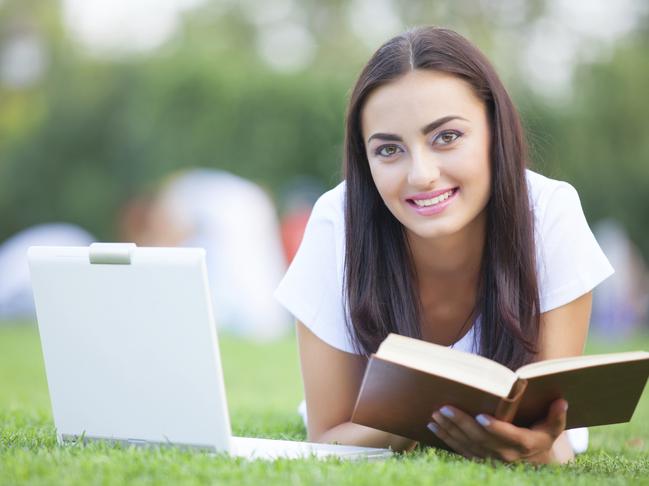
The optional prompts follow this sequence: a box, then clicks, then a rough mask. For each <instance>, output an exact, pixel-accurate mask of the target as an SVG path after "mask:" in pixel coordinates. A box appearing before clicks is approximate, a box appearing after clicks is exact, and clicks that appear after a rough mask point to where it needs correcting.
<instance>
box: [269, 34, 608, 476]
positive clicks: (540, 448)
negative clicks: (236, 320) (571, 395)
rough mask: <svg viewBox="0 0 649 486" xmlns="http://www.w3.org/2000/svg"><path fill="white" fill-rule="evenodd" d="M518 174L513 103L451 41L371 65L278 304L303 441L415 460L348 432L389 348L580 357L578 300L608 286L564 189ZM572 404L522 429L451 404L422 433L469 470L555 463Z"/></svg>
mask: <svg viewBox="0 0 649 486" xmlns="http://www.w3.org/2000/svg"><path fill="white" fill-rule="evenodd" d="M527 163H528V156H527V152H526V146H525V141H524V137H523V131H522V128H521V123H520V120H519V117H518V114H517V112H516V109H515V108H514V106H513V104H512V101H511V99H510V97H509V96H508V94H507V92H506V91H505V88H504V87H503V85H502V83H501V82H500V80H499V78H498V76H497V75H496V73H495V71H494V69H493V67H492V66H491V65H490V63H489V62H488V61H487V59H486V58H485V57H484V55H483V54H481V53H480V52H479V51H478V50H477V48H475V47H474V46H473V45H472V44H470V43H469V42H468V41H467V40H466V39H464V38H463V37H461V36H460V35H458V34H457V33H455V32H453V31H450V30H446V29H440V28H419V29H416V30H412V31H409V32H406V33H404V34H402V35H400V36H398V37H395V38H394V39H391V40H389V41H388V42H387V43H386V44H384V45H383V46H382V47H381V48H379V50H378V51H377V52H376V53H375V54H374V56H373V57H372V58H371V59H370V61H369V62H368V64H367V66H366V67H365V68H364V69H363V71H362V73H361V75H360V77H359V79H358V81H357V83H356V86H355V87H354V90H353V92H352V95H351V99H350V102H349V109H348V113H347V121H346V136H345V160H344V173H345V181H343V182H342V183H341V184H339V185H338V186H337V187H335V188H334V189H332V190H331V191H329V192H327V193H325V194H324V195H323V196H322V197H321V198H320V199H319V200H318V202H317V203H316V205H315V207H314V208H313V212H312V215H311V218H310V220H309V223H308V225H307V228H306V232H305V234H304V238H303V240H302V244H301V247H300V249H299V251H298V253H297V255H296V257H295V259H294V260H293V262H292V264H291V266H290V268H289V270H288V272H287V273H286V275H285V277H284V279H283V281H282V282H281V284H280V286H279V288H278V289H277V291H276V293H275V295H276V297H277V298H278V299H279V301H280V302H282V303H283V305H284V306H285V307H286V308H287V309H288V310H289V311H290V312H291V313H292V314H293V315H294V316H295V317H296V319H297V320H298V322H297V336H298V344H299V349H300V359H301V367H302V376H303V381H304V390H305V397H306V404H307V410H308V421H307V429H308V437H309V440H312V441H318V442H333V441H336V442H339V443H342V444H356V445H364V446H375V447H388V446H391V447H392V448H393V449H395V450H407V449H410V448H412V447H413V446H414V445H415V444H414V443H413V442H412V441H410V440H408V439H406V438H403V437H399V436H395V435H392V434H389V433H386V432H382V431H379V430H374V429H370V428H368V427H364V426H360V425H357V424H354V423H351V422H350V417H351V413H352V410H353V407H354V402H355V399H356V396H357V393H358V390H359V387H360V383H361V379H362V376H363V372H364V369H365V365H366V362H367V357H368V355H369V354H371V353H372V352H374V351H375V350H376V349H377V347H378V345H379V344H380V343H381V341H382V340H383V339H384V338H385V337H386V336H387V334H388V333H390V332H394V333H399V334H403V335H406V336H412V337H416V338H420V339H424V340H427V341H431V342H434V343H437V344H441V345H447V346H453V347H454V348H457V349H461V350H464V351H469V352H474V353H480V354H481V355H483V356H486V357H488V358H491V359H493V360H496V361H498V362H500V363H503V364H505V365H507V366H509V367H510V368H512V369H514V368H517V367H518V366H520V365H522V364H524V363H529V362H531V361H536V360H544V359H551V358H559V357H565V356H573V355H578V354H581V353H582V351H583V347H584V342H585V340H586V335H587V332H588V323H589V318H590V310H591V302H592V300H591V291H592V289H593V288H594V287H595V286H596V285H597V284H598V283H599V282H601V281H602V280H604V279H605V278H606V277H608V276H609V275H610V274H612V273H613V269H612V267H611V266H610V264H609V262H608V260H607V259H606V257H605V256H604V254H603V253H602V251H601V249H600V248H599V246H598V244H597V242H596V241H595V239H594V237H593V234H592V232H591V231H590V229H589V227H588V224H587V222H586V219H585V217H584V214H583V212H582V209H581V205H580V201H579V196H578V195H577V192H576V191H575V189H574V188H573V187H572V186H571V185H570V184H568V183H566V182H561V181H556V180H552V179H549V178H546V177H544V176H542V175H540V174H537V173H535V172H532V171H531V170H529V169H527V168H526V166H527ZM567 405H568V404H567V403H566V402H565V401H564V400H557V401H556V402H554V403H553V404H552V406H551V407H550V409H549V411H548V414H547V417H546V418H545V419H544V420H543V421H541V422H539V423H538V424H536V425H534V426H533V427H531V428H529V429H528V428H520V427H515V426H513V425H511V424H508V423H505V422H502V421H499V420H496V419H494V418H493V417H489V416H485V415H480V416H478V417H477V418H476V417H472V416H468V415H467V414H465V413H464V412H463V411H462V410H459V409H457V408H454V407H452V406H450V405H448V406H445V407H442V408H441V409H440V410H437V411H434V412H433V413H432V415H431V419H430V420H431V421H430V424H429V425H428V428H429V429H430V433H431V434H436V435H437V436H438V437H439V438H440V439H442V440H443V441H444V442H445V443H446V444H447V445H448V446H449V447H450V448H451V449H453V450H455V451H457V452H458V453H460V454H462V455H464V456H466V457H470V458H485V457H493V458H497V459H500V460H504V461H508V462H510V461H518V460H526V461H530V462H536V463H549V462H566V461H568V460H570V459H571V458H572V457H573V447H571V442H570V438H569V437H568V434H566V433H564V424H565V417H566V410H567ZM571 432H573V431H571ZM583 432H585V431H582V435H583ZM573 435H574V434H573Z"/></svg>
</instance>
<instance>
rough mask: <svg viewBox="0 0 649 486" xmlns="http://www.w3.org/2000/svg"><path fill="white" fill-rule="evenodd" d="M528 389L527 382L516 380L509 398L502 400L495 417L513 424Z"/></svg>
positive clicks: (520, 379)
mask: <svg viewBox="0 0 649 486" xmlns="http://www.w3.org/2000/svg"><path fill="white" fill-rule="evenodd" d="M526 388H527V380H524V379H522V378H519V379H518V380H516V383H514V386H513V387H512V391H511V392H510V393H509V396H508V397H507V398H503V399H501V400H500V403H499V404H498V407H497V408H496V415H495V416H496V418H497V419H498V420H503V421H504V422H511V421H512V420H514V416H515V415H516V411H517V410H518V406H519V405H520V403H521V400H522V398H523V393H525V389H526Z"/></svg>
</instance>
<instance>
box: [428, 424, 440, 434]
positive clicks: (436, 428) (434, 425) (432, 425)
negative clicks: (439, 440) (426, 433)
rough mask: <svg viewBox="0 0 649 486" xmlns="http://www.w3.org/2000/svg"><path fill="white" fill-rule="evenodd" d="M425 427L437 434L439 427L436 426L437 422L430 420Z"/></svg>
mask: <svg viewBox="0 0 649 486" xmlns="http://www.w3.org/2000/svg"><path fill="white" fill-rule="evenodd" d="M427 427H428V430H430V431H431V432H432V433H433V434H437V432H439V427H438V426H437V424H435V423H433V422H430V423H429V424H428V425H427Z"/></svg>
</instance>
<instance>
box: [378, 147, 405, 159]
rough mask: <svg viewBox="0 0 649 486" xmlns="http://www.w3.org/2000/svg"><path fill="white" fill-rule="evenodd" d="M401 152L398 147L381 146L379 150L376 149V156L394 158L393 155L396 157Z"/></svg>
mask: <svg viewBox="0 0 649 486" xmlns="http://www.w3.org/2000/svg"><path fill="white" fill-rule="evenodd" d="M399 151H400V149H399V147H398V146H397V145H381V146H380V147H379V148H377V149H376V152H375V153H376V155H380V156H381V157H392V156H393V155H396V154H397V153H398V152H399Z"/></svg>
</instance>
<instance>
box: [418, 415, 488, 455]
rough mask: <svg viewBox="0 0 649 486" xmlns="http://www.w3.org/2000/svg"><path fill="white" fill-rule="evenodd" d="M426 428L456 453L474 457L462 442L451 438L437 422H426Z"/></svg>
mask: <svg viewBox="0 0 649 486" xmlns="http://www.w3.org/2000/svg"><path fill="white" fill-rule="evenodd" d="M428 428H429V429H430V430H431V432H433V433H434V434H435V435H436V436H437V437H438V438H439V439H440V440H442V441H443V442H444V443H445V444H446V445H447V446H449V447H450V448H451V449H452V450H453V451H455V452H457V453H458V454H460V455H462V456H464V457H466V458H467V459H473V458H475V457H476V456H475V454H473V453H472V452H471V451H470V450H468V449H466V448H465V446H464V443H463V442H461V441H458V440H456V439H455V438H453V437H452V436H451V435H450V434H449V433H448V432H447V431H446V430H445V429H444V428H443V427H441V426H440V424H439V423H436V422H435V421H433V422H431V423H429V424H428Z"/></svg>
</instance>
